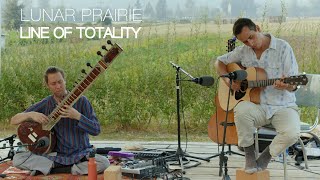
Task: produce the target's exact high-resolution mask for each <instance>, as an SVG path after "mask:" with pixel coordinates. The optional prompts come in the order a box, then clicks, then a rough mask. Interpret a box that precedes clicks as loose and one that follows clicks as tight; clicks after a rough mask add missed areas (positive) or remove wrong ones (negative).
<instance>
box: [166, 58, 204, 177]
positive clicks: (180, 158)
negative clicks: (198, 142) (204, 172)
mask: <svg viewBox="0 0 320 180" xmlns="http://www.w3.org/2000/svg"><path fill="white" fill-rule="evenodd" d="M170 64H172V66H173V67H174V68H175V69H176V95H177V121H178V127H177V131H178V149H177V151H176V153H175V154H173V155H170V156H167V157H165V159H169V158H176V159H175V160H177V161H178V162H179V164H180V166H181V171H182V173H183V174H185V171H184V167H183V165H184V164H183V159H185V157H190V158H194V159H199V160H203V161H207V162H209V161H210V160H208V159H207V158H201V157H196V156H191V155H188V154H187V153H185V152H183V151H182V148H181V136H180V132H181V131H180V119H181V118H180V84H181V83H180V81H182V80H181V79H180V72H183V73H184V74H186V75H187V76H188V77H190V78H191V79H194V77H193V76H191V75H190V74H189V73H187V72H186V71H185V70H183V69H182V68H181V67H180V66H178V65H176V64H174V63H173V62H170ZM198 164H200V162H198ZM179 179H184V180H189V178H186V177H181V178H179Z"/></svg>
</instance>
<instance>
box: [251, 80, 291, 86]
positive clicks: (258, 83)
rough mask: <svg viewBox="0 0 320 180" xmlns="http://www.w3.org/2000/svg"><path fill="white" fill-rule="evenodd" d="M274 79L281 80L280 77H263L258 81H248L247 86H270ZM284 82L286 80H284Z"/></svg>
mask: <svg viewBox="0 0 320 180" xmlns="http://www.w3.org/2000/svg"><path fill="white" fill-rule="evenodd" d="M276 80H281V79H280V78H276V79H265V80H258V81H248V87H249V88H255V87H266V86H271V85H273V84H274V82H275V81H276ZM284 82H286V81H284Z"/></svg>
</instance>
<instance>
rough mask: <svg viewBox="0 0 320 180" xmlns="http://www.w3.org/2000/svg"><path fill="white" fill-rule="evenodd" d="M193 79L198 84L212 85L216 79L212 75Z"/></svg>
mask: <svg viewBox="0 0 320 180" xmlns="http://www.w3.org/2000/svg"><path fill="white" fill-rule="evenodd" d="M191 81H192V82H195V83H196V84H200V85H201V86H212V85H213V84H214V79H213V77H211V76H202V77H199V78H193V79H192V80H191Z"/></svg>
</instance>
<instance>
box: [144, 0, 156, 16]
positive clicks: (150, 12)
mask: <svg viewBox="0 0 320 180" xmlns="http://www.w3.org/2000/svg"><path fill="white" fill-rule="evenodd" d="M143 16H144V17H145V18H150V19H152V18H154V17H155V12H154V9H153V7H152V5H151V3H150V2H148V4H147V5H146V8H145V9H144V11H143Z"/></svg>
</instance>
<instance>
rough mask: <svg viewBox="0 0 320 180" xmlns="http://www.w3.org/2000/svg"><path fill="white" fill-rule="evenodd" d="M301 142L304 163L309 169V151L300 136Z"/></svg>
mask: <svg viewBox="0 0 320 180" xmlns="http://www.w3.org/2000/svg"><path fill="white" fill-rule="evenodd" d="M298 140H299V143H300V145H301V149H302V154H303V159H304V165H305V167H306V169H309V165H308V157H307V153H306V148H305V147H304V144H303V142H302V140H301V138H300V137H299V139H298Z"/></svg>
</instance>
